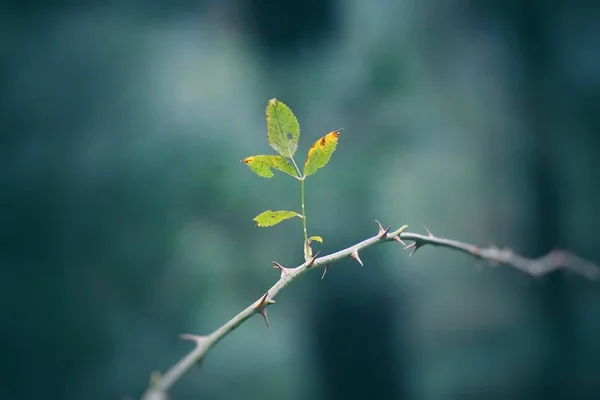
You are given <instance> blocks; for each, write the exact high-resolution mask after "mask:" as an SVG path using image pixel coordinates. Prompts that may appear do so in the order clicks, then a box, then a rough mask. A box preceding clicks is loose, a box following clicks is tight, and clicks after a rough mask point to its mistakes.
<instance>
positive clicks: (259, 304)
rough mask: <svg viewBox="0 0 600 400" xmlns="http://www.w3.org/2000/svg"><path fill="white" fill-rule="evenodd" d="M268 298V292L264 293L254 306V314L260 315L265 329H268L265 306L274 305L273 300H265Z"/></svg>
mask: <svg viewBox="0 0 600 400" xmlns="http://www.w3.org/2000/svg"><path fill="white" fill-rule="evenodd" d="M268 296H269V292H268V291H267V293H265V294H264V295H263V296H262V297H261V298H260V300H259V301H258V302H257V303H256V305H255V306H254V309H255V310H256V312H257V313H258V314H260V315H262V317H263V318H264V320H265V324H267V328H268V327H269V318H268V317H267V306H269V305H271V304H274V303H275V300H271V299H267V297H268Z"/></svg>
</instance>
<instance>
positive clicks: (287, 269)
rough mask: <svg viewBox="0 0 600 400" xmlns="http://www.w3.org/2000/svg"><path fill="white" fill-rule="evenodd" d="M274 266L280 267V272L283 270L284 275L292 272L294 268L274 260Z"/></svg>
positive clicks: (282, 274)
mask: <svg viewBox="0 0 600 400" xmlns="http://www.w3.org/2000/svg"><path fill="white" fill-rule="evenodd" d="M273 268H275V269H278V270H279V272H281V276H282V277H283V276H284V275H287V274H289V273H290V272H292V268H286V267H284V266H283V265H281V264H279V263H278V262H277V261H273Z"/></svg>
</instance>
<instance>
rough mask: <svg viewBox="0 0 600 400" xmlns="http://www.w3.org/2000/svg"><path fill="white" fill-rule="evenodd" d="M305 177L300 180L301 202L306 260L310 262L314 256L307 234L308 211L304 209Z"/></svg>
mask: <svg viewBox="0 0 600 400" xmlns="http://www.w3.org/2000/svg"><path fill="white" fill-rule="evenodd" d="M305 178H306V177H305V176H303V177H302V178H301V179H300V201H301V203H302V229H303V230H304V259H305V260H307V261H308V259H310V257H311V256H312V255H311V254H310V248H309V247H308V233H307V232H306V211H305V209H304V181H305Z"/></svg>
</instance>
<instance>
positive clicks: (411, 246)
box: [404, 242, 423, 257]
mask: <svg viewBox="0 0 600 400" xmlns="http://www.w3.org/2000/svg"><path fill="white" fill-rule="evenodd" d="M421 246H423V245H422V244H417V242H412V243H410V244H408V245H406V246H404V250H408V249H412V251H411V252H410V253H409V254H408V256H409V257H410V256H412V255H413V254H415V253H416V252H417V250H419V248H420V247H421Z"/></svg>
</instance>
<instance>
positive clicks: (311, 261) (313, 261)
mask: <svg viewBox="0 0 600 400" xmlns="http://www.w3.org/2000/svg"><path fill="white" fill-rule="evenodd" d="M318 256H319V251H318V250H317V252H316V253H315V255H314V256H312V258H311V259H310V261H309V262H308V264H306V268H310V267H312V266H313V264H314V263H315V260H316V259H317V257H318Z"/></svg>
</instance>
